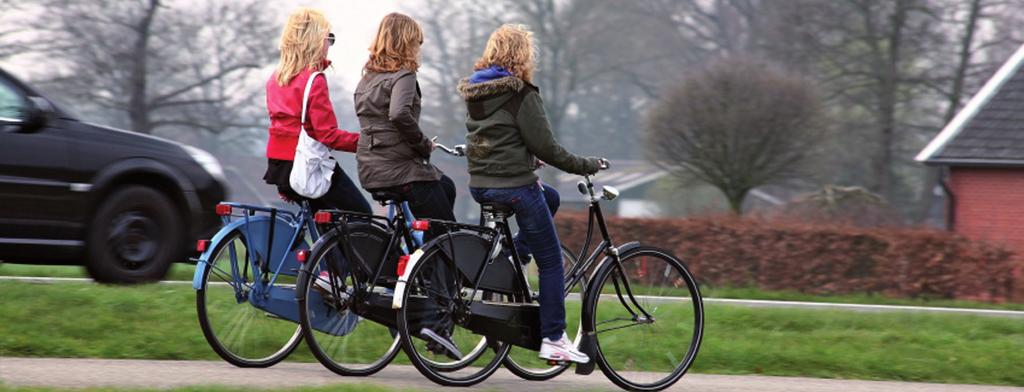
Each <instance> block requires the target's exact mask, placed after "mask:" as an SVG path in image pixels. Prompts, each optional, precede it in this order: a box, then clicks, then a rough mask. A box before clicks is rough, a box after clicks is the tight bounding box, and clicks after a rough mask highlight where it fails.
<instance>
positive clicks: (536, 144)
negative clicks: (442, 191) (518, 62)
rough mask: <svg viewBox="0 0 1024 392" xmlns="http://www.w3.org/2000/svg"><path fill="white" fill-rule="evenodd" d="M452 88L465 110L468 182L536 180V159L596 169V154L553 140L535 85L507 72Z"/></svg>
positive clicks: (579, 170)
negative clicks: (586, 154) (583, 154)
mask: <svg viewBox="0 0 1024 392" xmlns="http://www.w3.org/2000/svg"><path fill="white" fill-rule="evenodd" d="M458 91H459V95H461V96H462V98H463V99H464V100H465V101H466V107H467V109H468V112H469V113H468V114H467V116H466V129H467V130H468V131H469V133H468V134H467V135H466V157H467V159H468V163H469V186H470V187H474V188H514V187H519V186H523V185H527V184H530V183H533V182H536V181H537V180H538V177H537V175H536V174H534V171H535V170H537V167H538V162H537V160H538V159H540V160H542V161H544V162H545V163H547V164H548V165H551V166H554V167H555V168H558V169H560V170H562V171H565V172H569V173H573V174H579V175H583V174H593V173H596V172H597V170H598V167H599V166H598V160H597V158H590V157H587V158H585V157H580V156H577V155H573V154H572V153H570V152H568V151H566V150H565V149H564V148H562V146H561V145H559V144H558V140H556V139H555V136H554V134H553V133H552V131H551V124H550V123H548V118H547V115H546V114H545V113H544V103H543V102H542V101H541V98H540V91H539V89H538V88H537V87H536V86H534V85H532V84H529V83H527V82H525V81H523V80H522V79H519V78H517V77H514V76H509V77H504V78H500V79H494V80H490V81H487V82H482V83H474V84H470V83H469V80H468V79H463V80H462V81H461V82H459V86H458Z"/></svg>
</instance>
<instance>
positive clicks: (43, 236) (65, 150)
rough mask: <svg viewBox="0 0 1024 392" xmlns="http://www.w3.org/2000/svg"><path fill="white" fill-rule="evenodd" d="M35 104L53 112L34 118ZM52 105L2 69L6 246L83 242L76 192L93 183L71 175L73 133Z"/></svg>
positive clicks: (0, 221)
mask: <svg viewBox="0 0 1024 392" xmlns="http://www.w3.org/2000/svg"><path fill="white" fill-rule="evenodd" d="M33 110H35V111H37V113H38V112H39V111H42V113H49V114H44V115H42V116H36V117H35V118H42V119H45V121H41V122H38V123H33V122H32V121H31V120H32V119H34V118H33V117H32V116H31V114H30V113H32V112H33ZM47 110H51V111H52V107H49V104H48V103H47V102H46V101H45V100H44V99H43V98H41V97H31V98H30V97H29V95H28V92H27V91H26V90H24V89H21V88H20V87H19V85H18V84H17V83H15V82H13V81H12V80H8V79H5V78H3V77H2V75H0V250H2V247H3V246H4V245H5V244H7V245H11V244H21V245H25V244H38V245H57V246H80V245H81V241H80V240H79V239H78V238H76V237H77V236H78V235H79V234H80V229H81V224H80V222H74V219H72V217H73V216H74V215H75V214H74V213H73V212H74V208H75V205H76V203H75V202H74V201H75V198H76V196H77V195H76V194H78V193H80V192H81V191H87V189H76V184H74V183H72V181H71V178H72V177H71V176H72V175H73V173H72V171H71V168H70V160H71V148H72V143H74V138H73V135H71V134H70V132H69V131H68V130H66V129H64V128H63V126H62V125H61V124H63V122H62V121H61V120H60V119H58V118H56V117H57V116H55V115H52V114H53V113H51V112H47ZM78 187H79V188H81V186H78ZM8 248H9V247H8ZM0 256H3V255H2V254H0Z"/></svg>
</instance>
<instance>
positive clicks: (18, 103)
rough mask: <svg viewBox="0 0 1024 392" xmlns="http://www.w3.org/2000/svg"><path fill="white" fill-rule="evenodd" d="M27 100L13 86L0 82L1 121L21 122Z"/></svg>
mask: <svg viewBox="0 0 1024 392" xmlns="http://www.w3.org/2000/svg"><path fill="white" fill-rule="evenodd" d="M24 109H25V98H24V97H23V96H22V95H21V92H20V91H18V90H16V89H15V88H14V87H13V86H11V85H9V84H7V83H4V82H3V81H0V121H12V122H13V121H21V120H22V119H23V118H22V117H23V113H24Z"/></svg>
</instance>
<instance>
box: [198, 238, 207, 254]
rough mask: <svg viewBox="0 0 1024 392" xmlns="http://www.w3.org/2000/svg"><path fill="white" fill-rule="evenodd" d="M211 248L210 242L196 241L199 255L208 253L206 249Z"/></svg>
mask: <svg viewBox="0 0 1024 392" xmlns="http://www.w3.org/2000/svg"><path fill="white" fill-rule="evenodd" d="M209 247H210V240H199V241H196V251H197V252H199V253H203V252H206V249H208V248H209Z"/></svg>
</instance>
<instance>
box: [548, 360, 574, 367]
mask: <svg viewBox="0 0 1024 392" xmlns="http://www.w3.org/2000/svg"><path fill="white" fill-rule="evenodd" d="M567 363H569V361H556V360H554V359H549V360H548V366H564V365H565V364H567Z"/></svg>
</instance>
